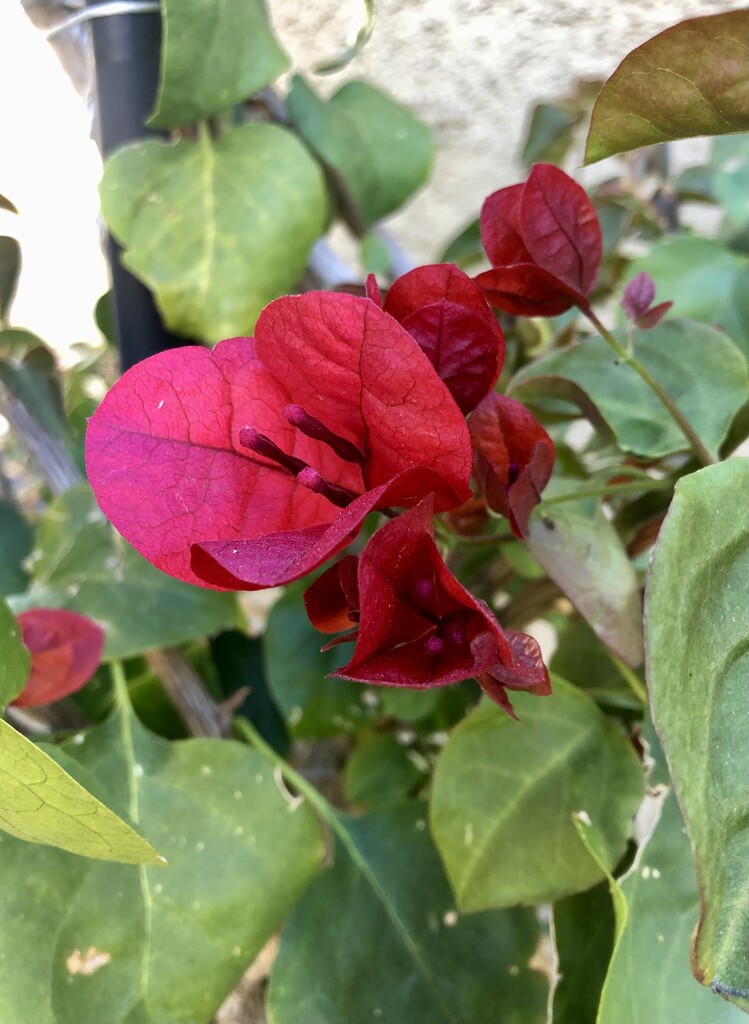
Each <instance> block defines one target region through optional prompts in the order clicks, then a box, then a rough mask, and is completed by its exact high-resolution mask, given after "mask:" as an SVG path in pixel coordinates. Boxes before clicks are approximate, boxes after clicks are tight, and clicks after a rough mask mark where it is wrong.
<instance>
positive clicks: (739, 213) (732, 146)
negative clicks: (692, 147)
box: [710, 135, 749, 228]
mask: <svg viewBox="0 0 749 1024" xmlns="http://www.w3.org/2000/svg"><path fill="white" fill-rule="evenodd" d="M710 164H711V166H712V167H714V168H715V169H716V171H715V177H714V178H713V190H714V192H715V198H716V200H717V201H718V202H719V203H720V205H721V206H722V207H723V209H724V210H725V212H726V215H727V216H728V219H729V221H731V222H732V224H733V226H734V227H736V228H743V227H746V224H747V222H749V145H747V139H746V136H745V135H741V136H738V137H736V136H723V137H722V138H718V139H714V140H713V144H712V147H711V153H710Z"/></svg>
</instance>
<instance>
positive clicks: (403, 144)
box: [288, 77, 433, 227]
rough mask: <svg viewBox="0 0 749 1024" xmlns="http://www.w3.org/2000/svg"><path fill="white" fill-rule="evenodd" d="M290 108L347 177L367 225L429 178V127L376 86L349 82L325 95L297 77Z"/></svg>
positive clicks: (302, 131)
mask: <svg viewBox="0 0 749 1024" xmlns="http://www.w3.org/2000/svg"><path fill="white" fill-rule="evenodd" d="M288 108H289V114H290V115H291V118H292V120H293V121H294V123H295V125H296V127H297V129H298V130H299V133H300V134H301V135H302V137H303V138H304V139H306V141H307V142H308V143H309V145H310V146H311V147H312V149H313V150H314V151H315V153H317V155H318V156H319V157H320V159H321V160H322V161H323V162H324V163H325V164H326V165H327V166H328V167H330V168H332V169H333V170H334V171H336V172H337V173H338V174H339V175H340V176H341V178H342V179H343V182H344V183H345V187H346V189H347V190H348V192H349V193H350V197H351V199H352V200H353V203H354V206H355V208H356V213H357V214H358V217H359V219H360V220H361V223H362V226H363V227H370V226H371V225H372V224H374V223H375V222H376V221H378V220H381V219H382V218H383V217H384V216H385V215H386V214H388V213H392V212H393V211H394V210H397V209H398V208H399V207H400V206H402V205H403V204H404V203H405V202H406V200H407V199H410V197H411V196H412V195H413V194H414V192H416V191H417V190H418V189H420V188H421V186H422V185H423V184H424V183H425V181H426V180H427V177H428V176H429V172H430V170H431V167H432V159H433V146H432V141H431V137H430V135H429V130H428V129H427V127H426V125H424V124H423V123H422V122H421V121H419V120H418V119H417V118H416V117H414V115H413V114H412V113H411V112H410V110H409V109H408V108H407V107H404V106H403V105H402V104H401V103H396V101H395V100H392V99H390V97H389V96H386V95H385V93H383V92H381V91H380V90H379V89H375V88H374V86H372V85H368V84H367V83H366V82H349V83H347V84H346V85H344V86H343V88H342V89H339V90H338V92H337V93H335V95H334V96H332V97H331V98H330V99H329V100H327V101H325V100H322V99H320V98H319V97H318V96H317V95H316V94H315V93H314V92H313V91H312V89H310V87H309V86H308V85H307V83H306V82H305V81H304V79H302V78H299V77H297V78H295V79H294V82H293V85H292V88H291V91H290V93H289V97H288Z"/></svg>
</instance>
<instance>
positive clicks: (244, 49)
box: [149, 0, 288, 128]
mask: <svg viewBox="0 0 749 1024" xmlns="http://www.w3.org/2000/svg"><path fill="white" fill-rule="evenodd" d="M161 14H162V18H163V24H164V42H163V45H162V48H161V81H160V83H159V95H158V97H157V100H156V110H155V111H154V113H153V116H152V117H151V120H150V122H149V123H150V124H151V125H153V126H154V127H157V128H177V127H179V126H180V125H185V124H190V123H191V122H193V121H199V120H201V119H202V118H205V117H209V116H210V115H211V114H220V113H221V112H222V111H224V110H228V109H229V108H230V107H233V106H234V105H235V104H237V103H241V102H242V100H245V99H247V98H248V97H249V96H252V95H253V94H254V93H256V92H259V91H260V89H262V88H264V87H265V86H266V85H270V83H271V82H272V81H273V80H274V79H275V78H277V77H278V75H280V74H281V72H282V71H284V70H285V69H286V67H287V66H288V59H287V57H286V55H285V54H284V52H283V50H281V48H280V47H279V45H278V43H277V42H276V40H275V37H274V36H273V33H272V31H271V28H270V25H269V24H268V16H267V14H266V11H265V4H264V3H263V0H222V2H221V3H219V4H206V3H205V0H163V3H162V5H161Z"/></svg>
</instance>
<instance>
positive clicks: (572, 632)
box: [549, 617, 645, 710]
mask: <svg viewBox="0 0 749 1024" xmlns="http://www.w3.org/2000/svg"><path fill="white" fill-rule="evenodd" d="M549 670H550V671H551V672H554V673H555V674H556V675H558V676H561V677H562V678H563V679H567V680H568V681H569V682H570V683H574V685H575V686H579V687H580V688H581V689H582V690H585V691H586V693H587V694H588V696H589V697H593V699H594V700H596V701H597V702H598V703H599V704H603V705H605V706H609V707H615V708H627V709H630V710H639V709H640V708H641V707H642V700H640V699H638V697H636V696H635V695H634V693H633V692H632V690H631V689H630V686H629V685H628V682H627V679H626V678H625V677H624V675H623V674H622V671H621V669H620V668H619V667H618V666H617V664H616V662H615V661H614V659H613V658H612V657H611V655H610V654H609V652H608V651H607V649H606V648H605V647H604V646H603V644H602V643H601V642H600V641H599V640H598V638H597V636H596V635H595V633H594V632H593V630H592V629H591V628H590V626H589V625H588V624H587V623H586V622H585V621H584V620H583V619H581V618H577V617H572V618H568V619H565V620H564V624H563V625H562V627H561V628H560V629H558V630H557V646H556V648H555V650H554V653H553V655H552V657H551V660H550V661H549ZM637 678H638V680H639V678H640V677H639V675H638V676H637ZM641 687H642V691H643V692H644V691H645V684H644V683H642V682H641Z"/></svg>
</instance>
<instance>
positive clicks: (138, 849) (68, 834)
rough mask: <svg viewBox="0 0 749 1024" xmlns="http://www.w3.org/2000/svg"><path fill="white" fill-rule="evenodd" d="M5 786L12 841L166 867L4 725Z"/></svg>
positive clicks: (0, 809)
mask: <svg viewBox="0 0 749 1024" xmlns="http://www.w3.org/2000/svg"><path fill="white" fill-rule="evenodd" d="M0 783H2V788H1V789H0V828H2V829H3V830H4V831H5V832H9V833H10V835H12V836H16V837H17V838H19V839H26V840H28V841H29V842H32V843H44V844H47V845H51V846H58V847H60V849H62V850H68V851H69V852H70V853H77V854H81V855H82V856H84V857H97V858H100V859H101V860H110V861H121V862H122V863H124V864H163V863H164V858H163V857H161V856H159V854H158V853H157V852H156V851H155V850H154V849H153V847H152V846H151V845H150V844H149V843H147V842H146V841H145V839H142V838H141V837H140V836H139V835H138V833H137V832H135V831H134V830H133V829H132V828H131V827H130V826H129V825H127V824H126V823H125V822H124V821H122V819H121V818H118V817H117V815H116V814H114V813H113V812H112V811H110V810H109V808H108V807H106V806H105V805H104V804H103V803H102V802H101V801H100V800H97V798H96V797H95V796H93V794H91V793H89V792H88V791H87V790H86V789H84V788H83V786H81V785H80V784H79V783H78V782H76V780H75V779H74V778H72V777H71V776H70V775H69V774H68V773H67V772H66V771H65V769H64V768H62V767H61V766H60V765H59V764H58V763H57V761H54V760H53V759H52V758H51V757H50V756H49V754H46V753H45V752H44V751H43V750H40V749H39V747H36V746H34V744H33V743H32V742H31V740H27V739H26V737H25V736H22V735H21V733H19V732H16V730H15V729H12V728H11V727H10V726H9V725H8V723H7V722H4V721H3V720H2V719H0ZM22 849H23V846H22ZM21 857H22V858H23V854H21ZM81 870H85V868H82V869H81ZM6 877H7V876H6ZM0 999H1V997H0Z"/></svg>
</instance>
